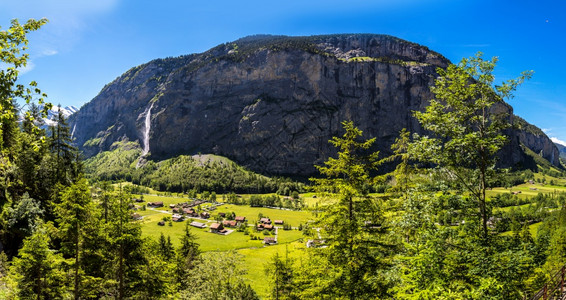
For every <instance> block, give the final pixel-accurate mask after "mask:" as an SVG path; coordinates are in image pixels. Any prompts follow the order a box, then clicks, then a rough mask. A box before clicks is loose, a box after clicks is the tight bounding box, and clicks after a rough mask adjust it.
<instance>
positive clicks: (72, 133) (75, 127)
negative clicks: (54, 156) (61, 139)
mask: <svg viewBox="0 0 566 300" xmlns="http://www.w3.org/2000/svg"><path fill="white" fill-rule="evenodd" d="M75 129H77V123H75V125H73V131H72V132H71V140H72V139H73V137H74V136H75Z"/></svg>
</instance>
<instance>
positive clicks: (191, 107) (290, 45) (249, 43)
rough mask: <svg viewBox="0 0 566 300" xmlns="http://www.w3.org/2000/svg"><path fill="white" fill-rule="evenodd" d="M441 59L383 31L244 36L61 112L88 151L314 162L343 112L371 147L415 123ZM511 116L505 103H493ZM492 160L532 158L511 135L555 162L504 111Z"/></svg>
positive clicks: (152, 65)
mask: <svg viewBox="0 0 566 300" xmlns="http://www.w3.org/2000/svg"><path fill="white" fill-rule="evenodd" d="M449 64H450V61H449V60H447V59H446V58H444V57H443V56H442V55H441V54H439V53H436V52H434V51H431V50H429V49H428V48H427V47H424V46H421V45H418V44H415V43H411V42H408V41H404V40H401V39H398V38H395V37H392V36H387V35H376V34H340V35H324V36H310V37H288V36H268V35H260V36H251V37H246V38H242V39H240V40H237V41H234V42H231V43H226V44H222V45H218V46H217V47H214V48H212V49H210V50H208V51H206V52H204V53H200V54H191V55H186V56H181V57H176V58H166V59H156V60H153V61H150V62H148V63H146V64H143V65H140V66H137V67H135V68H132V69H130V70H129V71H127V72H126V73H124V74H123V75H121V76H120V77H118V78H117V79H116V80H114V81H113V82H111V83H109V84H107V85H106V86H105V87H104V88H103V89H102V91H101V92H100V94H98V95H97V96H96V97H95V98H94V99H93V100H91V101H90V102H88V103H87V104H85V105H84V106H83V107H81V109H80V110H79V111H78V112H77V113H76V114H73V115H72V116H71V118H70V125H71V127H72V128H73V127H74V126H75V125H76V133H75V137H76V141H77V144H78V146H79V147H80V148H81V150H82V151H83V152H84V154H85V155H86V156H87V157H92V156H94V155H96V154H97V153H100V152H101V151H107V150H110V149H111V147H112V145H113V143H114V142H116V141H133V142H137V143H138V145H139V147H140V149H142V150H143V152H142V153H146V152H147V153H149V156H148V158H149V159H166V158H170V157H175V156H178V155H180V154H187V155H194V154H197V153H211V154H217V155H221V156H225V157H228V158H229V159H231V160H233V161H235V162H237V163H238V164H240V165H242V166H244V167H246V168H249V169H251V170H253V171H256V172H261V173H264V174H277V175H303V176H308V175H312V174H316V169H315V168H314V166H313V165H315V164H321V163H322V162H323V161H325V160H326V159H327V158H328V157H329V156H333V155H335V154H336V152H335V151H336V150H335V149H334V148H333V147H332V145H331V144H330V143H328V140H329V139H331V138H332V137H333V136H339V135H341V134H342V128H341V127H342V126H341V124H340V123H341V122H342V121H343V120H352V121H354V123H355V124H356V126H358V127H359V128H360V129H361V130H362V131H363V132H364V137H365V138H371V137H375V138H377V142H376V144H375V148H374V150H379V151H380V152H381V155H382V157H383V156H387V155H389V154H391V150H390V147H391V144H392V143H393V142H394V141H395V138H396V137H398V134H399V131H400V130H401V129H403V128H406V129H408V130H409V131H411V132H417V133H424V131H423V129H422V128H421V127H420V125H419V123H418V122H417V120H416V119H415V118H414V117H413V116H412V114H413V111H418V110H423V109H424V108H425V107H426V106H427V105H428V99H431V98H432V97H433V95H432V93H431V91H430V88H429V87H430V86H431V85H433V84H434V79H435V78H436V76H437V74H436V70H437V68H445V67H447V66H448V65H449ZM495 109H497V110H499V111H504V112H507V113H509V114H510V115H511V116H512V108H511V107H510V106H507V105H501V106H499V107H497V108H495ZM512 121H513V122H514V123H515V124H516V125H520V126H518V127H520V128H517V129H513V130H509V131H508V132H507V135H508V136H509V143H508V145H507V146H506V147H505V148H504V149H503V150H502V151H501V155H500V157H501V159H500V164H501V166H507V167H509V166H523V167H533V164H534V165H535V166H536V164H535V163H534V161H533V160H532V157H531V156H528V155H526V154H525V151H524V150H523V148H522V145H524V146H526V147H527V148H529V149H530V150H531V151H532V152H534V153H536V154H537V155H540V156H541V157H543V158H545V159H547V160H548V161H550V162H551V163H552V164H553V165H555V166H559V165H560V162H559V159H558V157H559V155H558V149H557V148H556V146H554V144H553V143H552V142H551V141H550V139H549V138H548V137H547V136H546V135H545V134H544V133H543V132H542V131H540V129H538V128H536V127H535V126H533V125H530V124H528V123H527V122H525V121H524V120H522V119H520V118H518V117H513V116H512Z"/></svg>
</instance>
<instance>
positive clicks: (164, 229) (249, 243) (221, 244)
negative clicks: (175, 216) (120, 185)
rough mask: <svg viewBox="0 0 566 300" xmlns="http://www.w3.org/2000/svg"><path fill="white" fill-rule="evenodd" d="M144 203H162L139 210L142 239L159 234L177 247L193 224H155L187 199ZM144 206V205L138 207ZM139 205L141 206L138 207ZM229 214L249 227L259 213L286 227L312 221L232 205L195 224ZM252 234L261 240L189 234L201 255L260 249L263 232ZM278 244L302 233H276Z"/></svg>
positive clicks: (307, 217) (300, 213)
mask: <svg viewBox="0 0 566 300" xmlns="http://www.w3.org/2000/svg"><path fill="white" fill-rule="evenodd" d="M144 201H147V202H155V201H163V204H164V207H159V208H146V210H138V213H139V214H140V215H141V216H143V217H144V218H143V221H142V234H143V236H145V237H151V238H154V239H158V238H159V236H160V235H161V233H163V234H164V235H165V236H170V237H171V242H172V243H173V245H174V246H178V245H179V243H180V242H179V241H180V237H181V236H182V234H183V232H184V228H185V224H186V223H187V222H189V223H190V222H192V221H193V220H192V219H189V220H185V221H183V222H171V223H170V224H171V226H169V223H168V222H166V223H165V226H158V225H157V222H159V221H161V220H162V219H163V218H164V217H170V216H171V215H172V214H171V209H170V208H169V204H176V203H181V202H187V201H188V199H187V198H177V197H166V196H156V195H144ZM141 204H142V205H143V204H146V203H141ZM138 205H140V204H139V203H138ZM209 205H210V204H202V205H201V208H203V209H204V208H205V207H207V206H209ZM220 212H224V213H227V214H228V213H232V212H234V213H235V214H236V215H237V216H244V217H246V219H247V220H248V223H249V224H255V223H256V222H257V220H258V216H259V214H260V213H261V214H262V215H263V216H265V217H269V218H271V220H283V221H284V222H285V223H286V224H290V225H291V226H293V227H297V226H299V224H305V223H306V222H307V221H308V220H311V219H313V217H312V215H311V214H310V213H309V212H304V211H292V210H282V209H272V208H263V207H250V206H246V205H233V204H224V205H221V206H219V207H218V208H217V209H216V210H215V211H212V212H211V218H210V219H209V220H196V221H197V222H201V223H207V225H208V226H210V224H212V223H213V222H216V221H215V217H216V216H217V215H218V213H220ZM250 230H251V234H253V235H255V236H258V238H260V240H251V239H250V236H249V235H244V233H243V232H237V231H234V232H233V233H231V234H229V235H225V236H224V235H218V234H214V233H210V232H209V229H208V228H205V229H199V228H196V227H191V231H192V232H193V233H194V234H195V235H196V236H197V238H198V240H197V241H198V243H199V244H200V246H201V250H202V251H227V250H231V249H242V248H255V247H262V246H263V245H262V243H261V240H263V237H264V236H265V235H264V234H263V233H262V232H255V230H252V228H250ZM278 233H279V236H278V242H279V243H289V242H292V241H296V240H298V239H300V238H301V237H302V232H300V231H297V230H290V231H285V230H282V229H280V230H279V231H278Z"/></svg>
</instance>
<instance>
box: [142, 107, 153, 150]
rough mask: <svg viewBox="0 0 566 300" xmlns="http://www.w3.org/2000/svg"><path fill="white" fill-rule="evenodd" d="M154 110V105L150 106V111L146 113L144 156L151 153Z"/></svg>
mask: <svg viewBox="0 0 566 300" xmlns="http://www.w3.org/2000/svg"><path fill="white" fill-rule="evenodd" d="M152 108H153V103H151V105H150V106H149V109H148V110H147V112H146V113H145V128H144V132H143V151H142V156H145V155H147V154H148V153H149V130H150V129H151V109H152Z"/></svg>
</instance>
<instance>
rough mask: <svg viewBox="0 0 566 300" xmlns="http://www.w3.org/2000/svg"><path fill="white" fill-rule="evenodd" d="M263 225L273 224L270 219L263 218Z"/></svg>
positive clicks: (261, 220)
mask: <svg viewBox="0 0 566 300" xmlns="http://www.w3.org/2000/svg"><path fill="white" fill-rule="evenodd" d="M259 222H260V223H261V224H271V220H270V219H269V218H261V219H259Z"/></svg>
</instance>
